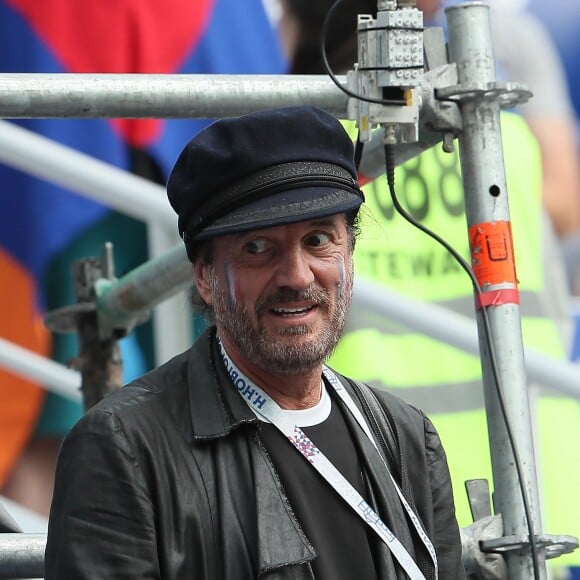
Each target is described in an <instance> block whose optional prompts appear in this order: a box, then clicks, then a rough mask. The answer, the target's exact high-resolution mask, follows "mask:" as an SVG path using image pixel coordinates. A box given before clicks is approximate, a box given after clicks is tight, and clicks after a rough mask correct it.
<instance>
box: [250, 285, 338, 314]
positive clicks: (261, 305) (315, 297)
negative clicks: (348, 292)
mask: <svg viewBox="0 0 580 580" xmlns="http://www.w3.org/2000/svg"><path fill="white" fill-rule="evenodd" d="M302 300H307V301H310V302H316V303H317V304H328V303H329V300H330V299H329V296H328V292H326V291H325V290H323V289H322V288H319V287H318V286H316V285H312V286H309V287H308V288H306V289H304V290H293V289H292V288H278V289H277V290H275V291H274V292H272V293H271V294H268V295H267V296H264V297H263V298H261V299H260V300H259V301H258V303H257V304H256V311H257V312H258V313H261V312H263V311H264V310H269V309H270V308H275V307H276V306H280V305H281V304H288V303H289V302H300V301H302Z"/></svg>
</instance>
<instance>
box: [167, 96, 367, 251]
mask: <svg viewBox="0 0 580 580" xmlns="http://www.w3.org/2000/svg"><path fill="white" fill-rule="evenodd" d="M167 194H168V197H169V202H170V203H171V206H172V207H173V209H174V210H175V212H176V213H177V215H178V229H179V234H180V236H183V237H184V238H185V237H187V238H188V240H190V239H192V238H193V239H197V240H202V239H206V238H209V237H214V236H218V235H224V234H229V233H234V232H242V231H249V230H255V229H261V228H265V227H271V226H275V225H281V224H288V223H295V222H299V221H305V220H310V219H315V218H317V217H324V216H328V215H332V214H336V213H342V212H346V211H352V210H356V209H358V207H359V206H360V205H361V203H362V202H363V201H364V197H363V194H362V192H361V190H360V189H359V187H358V184H357V174H356V167H355V163H354V148H353V144H352V141H351V139H350V138H349V136H348V135H347V133H346V131H345V130H344V128H343V127H342V125H341V124H340V122H339V121H338V120H337V119H336V118H335V117H334V116H333V115H330V114H329V113H327V112H325V111H324V110H322V109H319V108H317V107H311V106H300V107H288V108H282V109H268V110H263V111H259V112H257V113H250V114H248V115H243V116H241V117H232V118H225V119H220V120H219V121H216V122H215V123H212V124H211V125H209V126H208V127H206V128H205V129H204V130H203V131H201V132H200V133H198V134H197V135H196V136H195V137H194V138H193V139H192V140H191V141H190V142H189V143H188V144H187V145H186V146H185V148H184V149H183V151H182V152H181V154H180V155H179V157H178V159H177V161H176V163H175V166H174V167H173V170H172V172H171V175H170V176H169V180H168V183H167Z"/></svg>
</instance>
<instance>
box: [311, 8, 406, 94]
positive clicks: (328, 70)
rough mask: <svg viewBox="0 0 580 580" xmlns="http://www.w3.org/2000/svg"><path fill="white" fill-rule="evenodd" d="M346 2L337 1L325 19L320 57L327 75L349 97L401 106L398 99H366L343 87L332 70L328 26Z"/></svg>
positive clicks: (321, 36) (321, 35) (321, 34)
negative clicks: (335, 12)
mask: <svg viewBox="0 0 580 580" xmlns="http://www.w3.org/2000/svg"><path fill="white" fill-rule="evenodd" d="M311 1H312V2H316V0H311ZM343 1H344V0H336V2H335V3H334V4H333V5H332V6H331V7H330V8H329V10H328V12H327V13H326V16H325V17H324V22H323V23H322V31H321V33H320V55H321V56H322V62H323V64H324V68H325V69H326V73H327V74H328V76H329V77H330V79H331V80H332V82H333V83H334V84H335V85H336V86H337V87H338V88H339V89H340V90H341V91H342V92H343V93H346V94H347V95H348V96H349V97H353V98H355V99H358V100H359V101H365V102H367V103H377V104H379V105H401V100H397V99H373V98H372V97H365V96H364V95H359V94H358V93H355V92H353V91H351V90H350V89H348V88H347V87H345V86H344V85H342V84H341V83H340V81H339V80H338V78H337V77H336V75H335V74H334V72H333V71H332V68H331V67H330V63H329V62H328V57H327V55H326V36H327V33H328V24H329V22H330V18H331V16H332V14H333V13H334V11H335V10H336V9H337V8H338V6H339V5H340V4H342V2H343Z"/></svg>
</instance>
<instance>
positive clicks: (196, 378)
mask: <svg viewBox="0 0 580 580" xmlns="http://www.w3.org/2000/svg"><path fill="white" fill-rule="evenodd" d="M202 370H203V371H205V372H202ZM187 374H188V383H189V405H190V413H191V423H192V429H193V439H194V440H204V439H218V438H220V437H225V436H226V435H228V434H229V433H231V432H232V431H233V430H234V429H236V428H238V427H240V426H241V425H245V424H248V423H254V424H256V425H257V424H258V419H257V418H256V416H255V415H254V413H253V412H252V410H251V409H250V408H249V407H248V405H247V404H246V403H245V401H244V400H243V399H242V398H241V397H240V396H239V394H238V393H237V391H236V390H235V389H234V388H233V386H232V385H231V379H230V377H229V376H228V374H227V372H226V369H225V367H224V365H223V363H222V360H221V358H220V356H219V353H218V350H217V340H216V329H215V327H211V328H209V329H208V330H206V331H205V332H204V333H203V334H202V335H201V336H200V338H199V339H198V340H197V341H196V342H195V344H194V345H193V346H192V347H191V349H190V350H189V357H188V369H187ZM230 386H231V388H229V387H230Z"/></svg>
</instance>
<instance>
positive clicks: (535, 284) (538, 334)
mask: <svg viewBox="0 0 580 580" xmlns="http://www.w3.org/2000/svg"><path fill="white" fill-rule="evenodd" d="M354 134H355V133H354V132H353V136H354ZM502 138H503V147H504V158H505V160H506V178H507V186H508V196H509V204H510V214H511V220H512V228H513V235H514V245H515V256H516V268H517V274H518V280H519V290H520V300H521V303H520V311H521V314H522V329H523V336H524V343H525V345H526V346H529V347H533V348H534V349H537V350H540V351H543V352H544V353H546V354H548V355H551V356H553V357H556V358H561V359H564V358H565V356H566V353H565V349H564V347H563V343H562V340H561V336H560V333H559V330H558V327H557V325H556V323H555V322H554V321H553V320H552V319H551V318H550V317H549V316H548V315H547V310H546V308H545V304H546V299H550V296H547V295H546V283H545V278H544V274H545V273H544V268H543V263H542V252H543V250H544V248H543V227H542V211H543V210H542V202H541V187H542V175H541V159H540V152H539V148H538V145H537V142H536V140H535V138H534V137H533V135H532V133H531V132H530V130H529V128H528V127H527V125H526V123H525V121H524V120H523V119H522V118H521V117H519V116H517V115H514V114H508V113H502ZM395 189H396V191H397V194H398V197H399V199H400V200H401V203H402V205H403V206H404V207H405V208H406V209H407V210H408V211H409V212H410V213H411V214H412V215H413V216H414V217H415V218H417V219H418V220H420V221H421V222H422V223H423V224H424V225H426V226H427V227H429V228H430V229H432V230H434V231H435V232H437V233H438V234H439V235H441V236H442V237H444V238H445V239H446V240H447V241H449V242H450V243H451V244H452V245H453V246H454V247H455V248H456V249H458V250H460V252H461V254H462V255H463V257H464V258H465V259H466V260H468V262H469V247H468V238H467V225H466V219H465V211H464V210H465V207H464V198H463V186H462V182H461V174H460V167H459V158H458V155H457V154H456V153H454V154H446V153H444V152H443V151H442V149H441V147H440V146H437V147H433V148H431V149H429V150H428V151H425V152H424V153H423V154H421V155H420V156H418V157H416V158H414V159H411V160H410V161H408V162H407V163H405V164H404V165H402V166H400V167H397V169H396V171H395ZM364 193H365V197H366V203H365V208H364V209H363V216H362V221H361V229H362V231H361V236H360V238H359V239H358V240H357V245H356V248H355V272H356V276H357V277H361V278H366V279H369V280H372V281H373V282H375V283H378V284H381V285H384V286H385V287H387V288H389V289H391V290H395V291H397V292H399V293H401V294H403V295H405V296H408V297H411V298H415V299H420V300H423V301H427V302H431V303H436V304H438V305H440V306H445V307H448V308H450V309H453V310H455V311H458V312H460V313H462V314H470V315H472V316H474V315H475V314H474V301H473V291H472V285H471V282H470V280H469V278H468V277H467V275H466V274H465V272H464V271H463V270H462V269H461V268H460V267H459V265H458V264H457V263H456V262H455V260H454V259H453V257H452V256H451V255H450V254H449V253H448V252H447V251H446V250H445V249H444V248H443V247H442V246H440V245H439V244H438V243H437V242H435V241H434V240H432V239H431V238H429V237H428V236H426V235H425V234H424V233H423V232H421V231H419V230H417V229H415V228H414V227H413V226H412V225H411V224H409V223H408V222H407V221H406V220H405V219H404V218H402V217H401V216H400V215H399V214H397V212H396V211H395V210H394V208H393V204H392V201H391V198H390V195H389V192H388V187H387V183H386V178H384V177H382V178H380V179H377V180H375V181H374V182H372V183H370V184H368V185H367V186H365V187H364ZM330 365H331V366H332V367H334V368H335V369H337V370H338V371H340V372H342V373H344V374H346V375H349V376H352V377H355V378H357V379H359V380H362V381H364V382H366V383H368V384H371V385H373V386H378V387H381V388H385V389H388V390H390V391H391V392H394V393H396V394H398V395H399V396H401V397H402V398H403V399H404V400H406V401H408V402H410V403H412V404H414V405H415V406H417V407H419V408H421V409H423V410H424V411H425V412H427V413H428V414H429V416H430V418H431V419H432V420H433V422H434V424H435V426H436V427H437V429H438V431H439V434H440V436H441V439H442V441H443V444H444V447H445V450H446V453H447V456H448V460H449V466H450V470H451V475H452V481H453V486H454V493H455V499H456V507H457V511H458V518H459V522H460V525H462V526H465V525H468V524H469V523H471V516H470V511H469V508H468V503H467V496H466V493H465V488H464V481H465V480H467V479H473V478H481V477H484V478H487V479H489V480H490V483H491V462H490V458H489V444H488V439H487V425H486V416H485V409H484V403H483V392H482V387H481V362H480V360H479V358H477V357H475V356H472V355H469V354H467V353H465V352H462V351H460V350H458V349H455V348H454V347H451V346H448V345H445V344H442V343H439V342H437V341H435V340H433V339H431V338H428V337H426V336H424V335H421V334H419V333H417V332H414V331H412V330H410V329H408V328H405V327H403V326H402V325H401V324H399V323H395V322H393V321H392V320H388V319H386V318H385V317H384V316H382V315H378V314H377V313H376V312H369V311H365V309H364V307H362V306H361V307H359V308H353V310H352V312H351V315H350V318H349V321H348V324H347V328H346V331H345V335H344V337H343V338H342V339H341V341H340V343H339V345H338V347H337V349H336V351H335V353H334V355H333V356H332V358H331V360H330ZM547 387H549V385H547ZM534 418H535V421H536V424H535V425H534V427H535V428H536V432H537V434H538V437H537V439H538V447H539V453H538V457H539V471H540V474H541V477H540V487H541V489H540V492H541V494H542V500H543V512H544V514H543V530H544V532H546V533H552V534H571V535H575V536H580V501H579V500H578V490H580V450H579V449H578V447H579V446H580V445H579V442H580V403H579V402H578V401H576V400H571V399H569V398H565V397H563V396H559V395H558V393H557V392H556V391H554V390H543V391H542V395H541V397H539V398H538V400H537V403H536V409H535V413H534ZM557 563H558V564H559V565H565V564H567V565H579V564H580V551H577V552H576V553H575V554H571V555H568V556H565V557H562V558H559V559H558V560H557Z"/></svg>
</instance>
